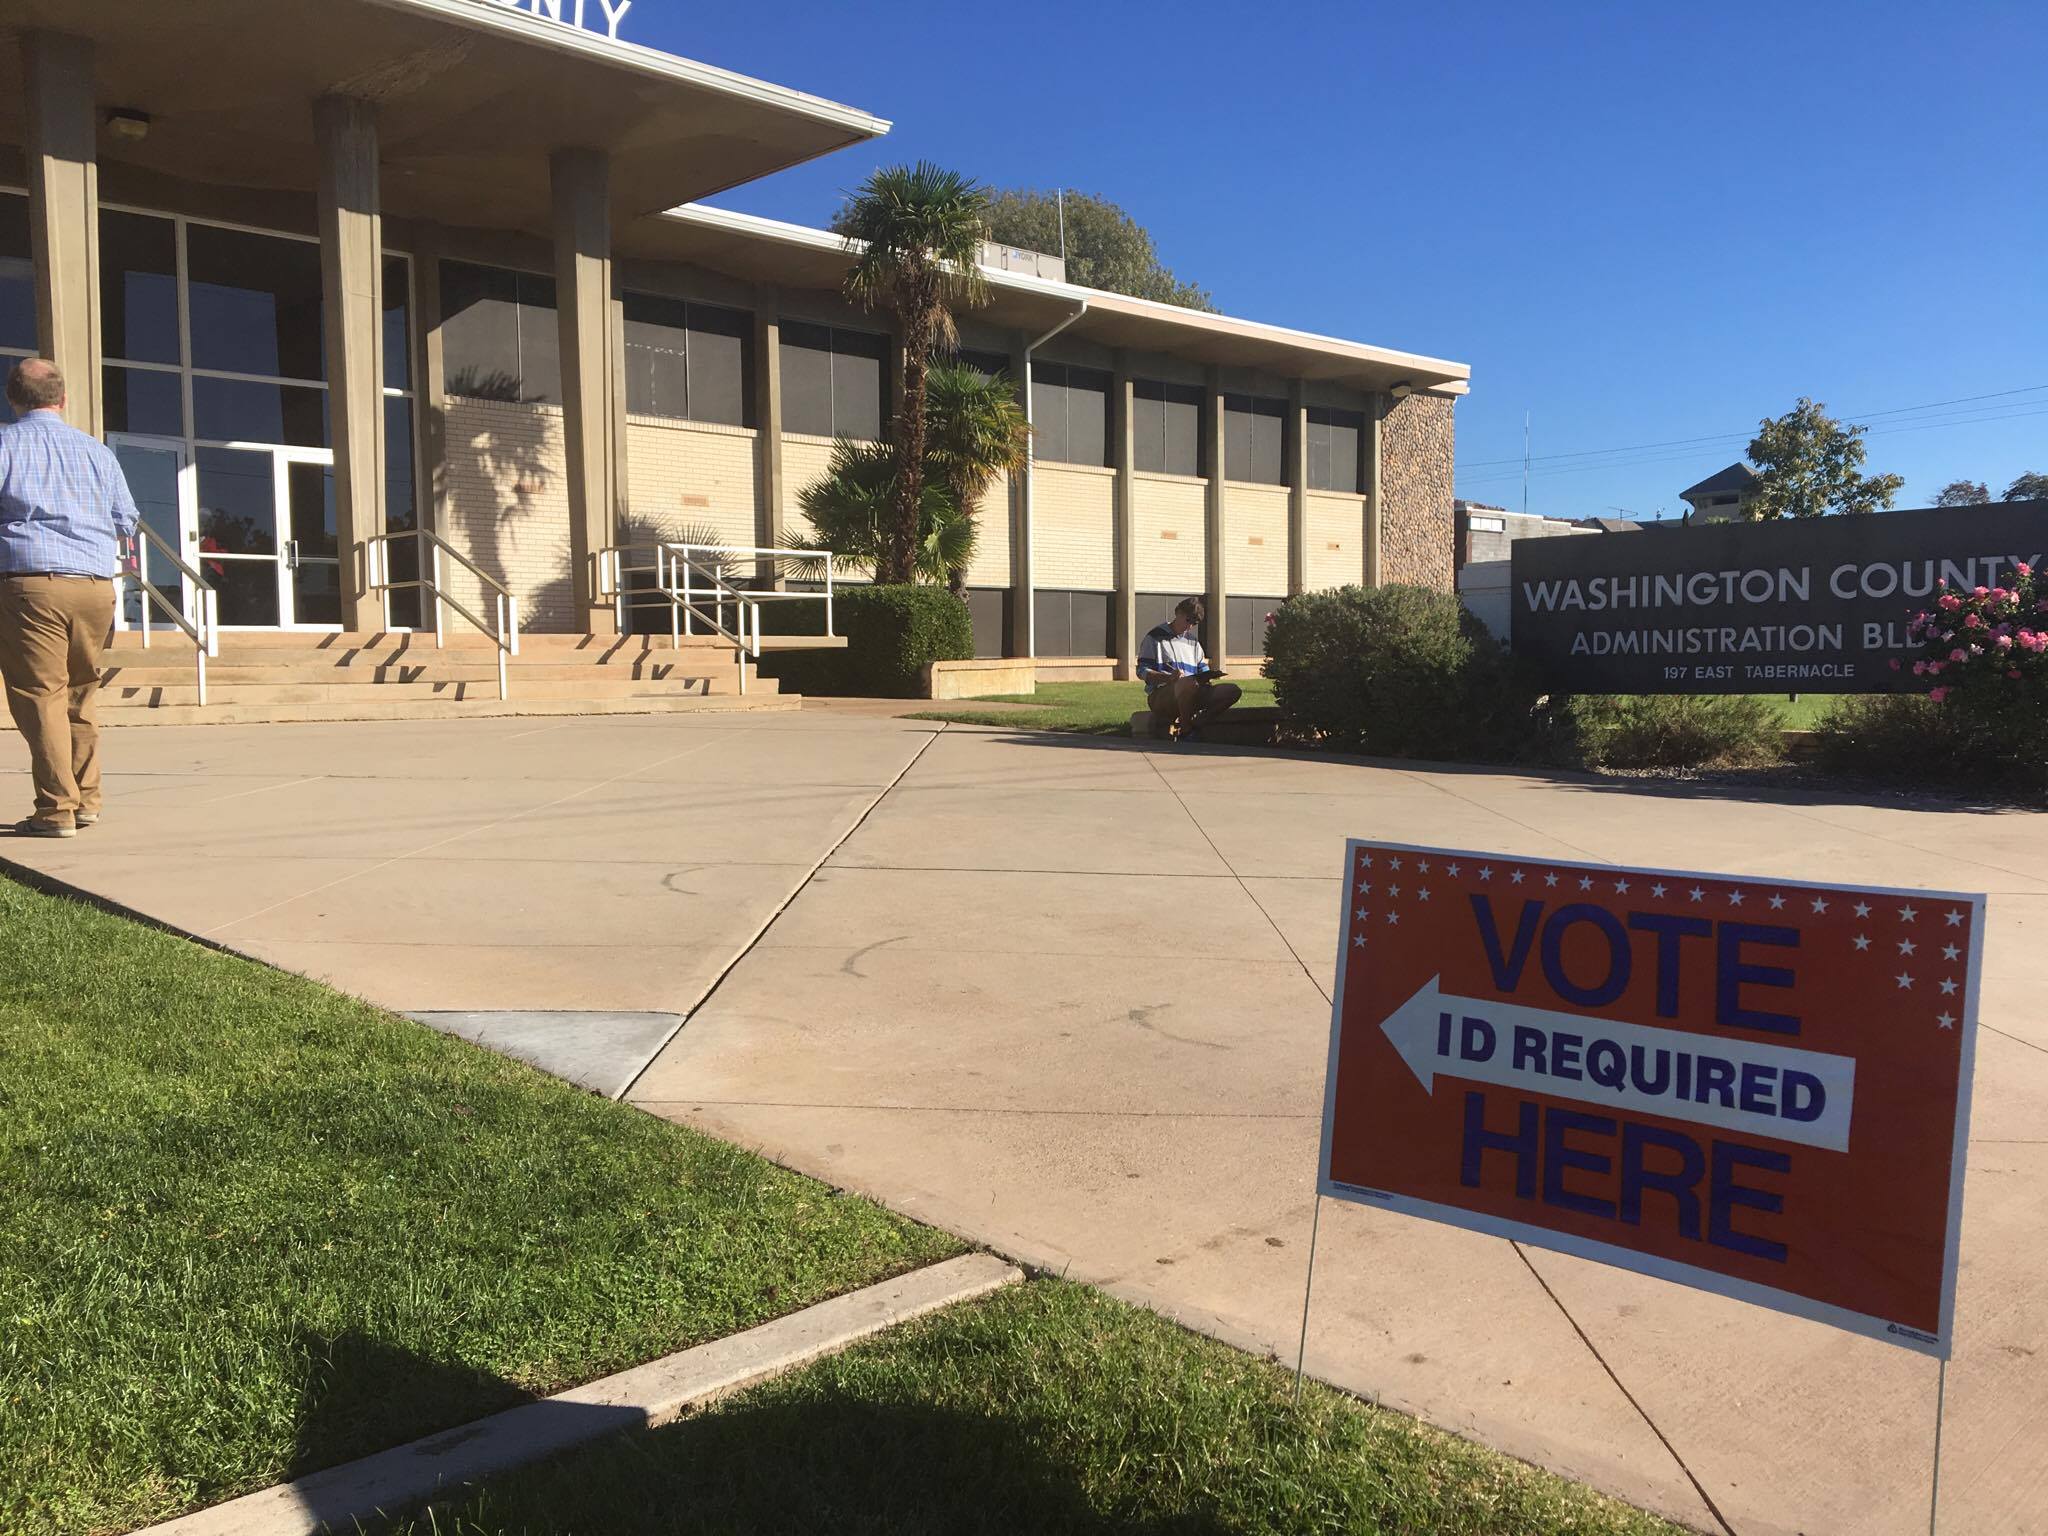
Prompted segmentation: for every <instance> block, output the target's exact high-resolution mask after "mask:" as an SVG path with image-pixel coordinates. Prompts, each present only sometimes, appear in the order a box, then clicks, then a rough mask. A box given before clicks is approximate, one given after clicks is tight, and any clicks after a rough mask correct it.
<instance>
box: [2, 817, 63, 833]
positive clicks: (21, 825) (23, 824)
mask: <svg viewBox="0 0 2048 1536" xmlns="http://www.w3.org/2000/svg"><path fill="white" fill-rule="evenodd" d="M14 835H15V836H16V837H76V836H78V828H76V827H67V826H64V825H63V824H62V823H60V822H55V821H37V820H36V819H35V817H33V816H31V817H29V818H28V819H27V820H26V821H17V822H16V823H15V824H14Z"/></svg>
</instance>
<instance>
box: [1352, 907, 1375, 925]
mask: <svg viewBox="0 0 2048 1536" xmlns="http://www.w3.org/2000/svg"><path fill="white" fill-rule="evenodd" d="M1351 915H1352V916H1353V917H1355V918H1357V919H1358V920H1359V921H1360V922H1361V923H1362V922H1364V921H1365V920H1366V919H1367V918H1368V917H1370V916H1371V915H1372V914H1371V913H1369V912H1367V911H1366V910H1365V908H1363V907H1360V908H1359V909H1358V910H1357V911H1355V912H1353V913H1352V914H1351Z"/></svg>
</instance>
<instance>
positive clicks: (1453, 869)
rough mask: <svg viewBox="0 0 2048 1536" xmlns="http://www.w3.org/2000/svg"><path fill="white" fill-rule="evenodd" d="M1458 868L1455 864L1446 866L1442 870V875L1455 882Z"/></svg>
mask: <svg viewBox="0 0 2048 1536" xmlns="http://www.w3.org/2000/svg"><path fill="white" fill-rule="evenodd" d="M1459 867H1460V866H1458V865H1456V864H1451V865H1447V866H1446V867H1445V869H1444V873H1445V874H1447V875H1449V876H1450V877H1451V878H1452V879H1453V880H1455V879H1457V878H1458V870H1459Z"/></svg>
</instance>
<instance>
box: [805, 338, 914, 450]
mask: <svg viewBox="0 0 2048 1536" xmlns="http://www.w3.org/2000/svg"><path fill="white" fill-rule="evenodd" d="M888 346H889V339H888V337H886V336H876V335H874V334H872V333H870V332H867V331H845V330H839V329H836V328H835V327H832V326H828V325H812V324H808V323H806V322H801V321H790V322H785V323H784V324H783V326H782V347H781V353H782V426H783V430H784V431H786V432H803V433H808V434H809V435H811V436H814V437H851V438H857V439H861V440H863V441H867V442H879V441H880V440H881V437H882V423H883V421H884V420H885V419H886V415H887V407H886V402H887V398H888V390H889V371H888V362H887V356H888Z"/></svg>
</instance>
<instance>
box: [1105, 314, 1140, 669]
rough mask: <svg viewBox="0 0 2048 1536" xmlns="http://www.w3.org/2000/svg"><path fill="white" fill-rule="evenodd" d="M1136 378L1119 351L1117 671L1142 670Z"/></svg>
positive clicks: (1114, 438) (1114, 437) (1115, 407)
mask: <svg viewBox="0 0 2048 1536" xmlns="http://www.w3.org/2000/svg"><path fill="white" fill-rule="evenodd" d="M1135 387H1136V381H1135V380H1134V379H1133V378H1132V377H1131V364H1130V354H1129V353H1127V352H1118V353H1117V354H1116V373H1115V383H1114V386H1113V388H1112V389H1111V391H1110V406H1109V408H1110V413H1111V414H1110V422H1109V431H1110V460H1111V462H1112V463H1113V464H1114V465H1115V467H1116V518H1115V522H1114V525H1113V526H1114V528H1115V538H1116V599H1115V606H1116V675H1117V676H1118V677H1119V678H1121V679H1123V680H1124V681H1126V682H1128V681H1130V680H1131V679H1132V678H1134V677H1136V676H1137V675H1138V482H1137V479H1136V462H1137V455H1136V452H1135V444H1134V442H1133V440H1132V421H1131V418H1132V415H1133V414H1134V413H1133V411H1132V409H1131V404H1132V398H1133V391H1134V389H1135Z"/></svg>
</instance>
